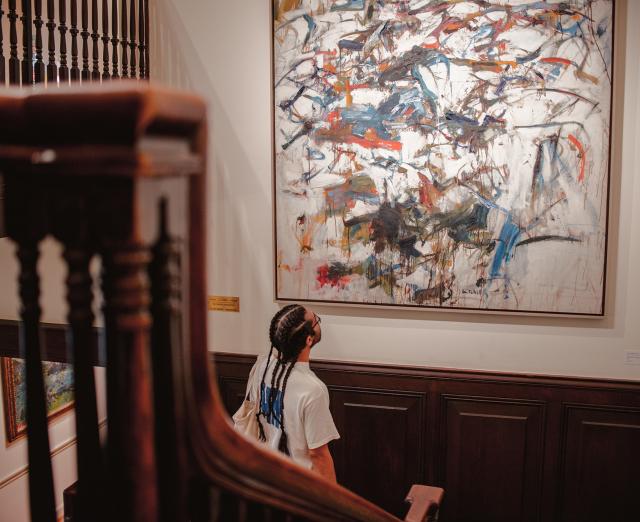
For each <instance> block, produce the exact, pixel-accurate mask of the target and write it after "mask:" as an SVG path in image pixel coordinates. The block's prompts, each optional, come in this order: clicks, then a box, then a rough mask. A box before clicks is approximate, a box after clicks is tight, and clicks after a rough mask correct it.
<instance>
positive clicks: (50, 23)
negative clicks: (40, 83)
mask: <svg viewBox="0 0 640 522" xmlns="http://www.w3.org/2000/svg"><path fill="white" fill-rule="evenodd" d="M47 29H48V30H49V47H48V48H49V63H47V82H57V81H58V66H57V65H56V4H55V2H54V0H47Z"/></svg>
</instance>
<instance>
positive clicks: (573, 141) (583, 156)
mask: <svg viewBox="0 0 640 522" xmlns="http://www.w3.org/2000/svg"><path fill="white" fill-rule="evenodd" d="M569 141H570V142H571V144H572V145H573V146H574V147H575V148H576V149H578V158H580V175H579V176H578V181H579V182H580V183H582V182H583V181H584V170H585V166H586V163H587V154H586V152H585V150H584V146H583V145H582V143H580V141H579V140H578V138H576V137H575V136H574V135H573V134H569Z"/></svg>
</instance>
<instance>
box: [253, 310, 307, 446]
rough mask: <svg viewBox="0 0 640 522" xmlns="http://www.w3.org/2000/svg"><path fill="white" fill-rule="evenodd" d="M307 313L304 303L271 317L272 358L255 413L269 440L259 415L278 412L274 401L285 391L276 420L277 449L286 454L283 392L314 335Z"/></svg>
mask: <svg viewBox="0 0 640 522" xmlns="http://www.w3.org/2000/svg"><path fill="white" fill-rule="evenodd" d="M305 313H306V309H305V308H304V306H302V305H299V304H291V305H287V306H285V307H283V308H281V309H280V310H279V311H278V312H277V313H276V314H275V315H274V316H273V319H271V324H270V325H269V341H270V342H271V348H270V349H269V357H268V358H267V363H266V365H265V368H264V372H263V374H262V379H261V381H260V401H259V404H260V408H259V409H258V413H257V414H256V418H257V419H258V427H259V430H260V440H262V441H265V440H267V437H266V435H265V432H264V427H263V425H262V421H261V420H260V417H261V416H262V417H265V418H267V419H269V418H271V417H272V416H274V415H275V412H274V404H275V401H276V398H277V393H278V391H279V390H282V398H281V401H282V402H281V408H280V417H279V418H278V419H277V421H278V422H279V424H280V428H281V429H282V436H281V438H280V443H279V445H278V450H279V451H281V452H282V453H284V454H285V455H289V446H288V438H287V432H286V431H285V428H284V394H285V392H286V390H287V381H288V380H289V376H290V375H291V371H292V370H293V367H294V366H295V364H296V361H297V360H298V356H299V355H300V352H301V351H302V350H303V349H304V347H305V346H306V340H307V336H309V335H311V336H313V335H314V331H313V326H312V322H311V321H308V320H306V319H305V317H304V316H305ZM274 348H275V349H276V351H277V352H278V354H277V359H276V365H275V368H274V369H273V373H272V375H271V387H270V388H269V393H268V396H267V397H265V394H266V393H267V389H266V386H265V379H266V376H267V370H268V369H269V362H270V360H271V355H272V353H273V349H274ZM265 404H266V406H267V411H266V412H265V411H263V405H265Z"/></svg>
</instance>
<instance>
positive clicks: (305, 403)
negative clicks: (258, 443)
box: [247, 355, 340, 468]
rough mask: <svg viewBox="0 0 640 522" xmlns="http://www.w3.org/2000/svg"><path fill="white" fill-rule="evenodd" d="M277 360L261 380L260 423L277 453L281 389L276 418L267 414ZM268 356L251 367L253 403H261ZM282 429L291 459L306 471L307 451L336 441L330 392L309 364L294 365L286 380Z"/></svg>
mask: <svg viewBox="0 0 640 522" xmlns="http://www.w3.org/2000/svg"><path fill="white" fill-rule="evenodd" d="M276 360H277V359H276V358H275V357H271V359H269V368H268V370H267V375H266V377H265V380H264V386H265V393H264V395H263V399H264V400H263V404H262V408H261V409H262V412H263V413H264V415H261V416H260V422H261V423H262V426H263V428H264V431H265V435H266V437H267V440H266V442H265V444H266V445H268V446H269V447H270V448H271V449H273V450H275V451H278V444H279V443H280V438H281V436H282V429H281V427H280V412H281V408H282V391H281V389H282V386H283V385H284V376H283V378H282V383H281V387H280V388H279V389H278V391H277V392H276V400H274V405H273V410H274V412H275V415H272V416H271V417H269V415H268V402H267V401H268V397H269V390H270V388H271V377H272V375H273V370H274V368H275V366H276ZM266 362H267V357H266V356H265V355H263V356H260V357H258V360H257V361H256V363H255V364H254V365H253V368H252V369H251V373H250V375H249V381H248V382H247V393H248V394H249V399H250V400H251V401H252V402H257V401H259V400H260V393H259V390H260V388H259V386H260V382H261V379H262V374H263V373H264V369H265V364H266ZM284 428H285V431H286V432H287V439H288V447H289V452H290V454H291V458H292V459H293V460H294V461H295V462H297V463H298V464H300V465H302V466H304V467H305V468H311V459H310V458H309V450H310V449H316V448H319V447H320V446H324V445H325V444H327V443H328V442H329V441H331V440H334V439H339V438H340V434H339V433H338V430H337V429H336V426H335V424H334V422H333V417H331V412H330V411H329V391H328V390H327V387H326V386H325V384H324V383H323V382H322V381H321V380H320V379H318V377H316V374H315V373H313V371H311V368H309V363H308V362H296V364H295V366H294V367H293V370H291V374H290V375H289V379H288V381H287V389H286V391H285V396H284Z"/></svg>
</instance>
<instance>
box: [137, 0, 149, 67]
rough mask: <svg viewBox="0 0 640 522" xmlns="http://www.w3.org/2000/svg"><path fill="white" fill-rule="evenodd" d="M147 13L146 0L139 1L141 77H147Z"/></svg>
mask: <svg viewBox="0 0 640 522" xmlns="http://www.w3.org/2000/svg"><path fill="white" fill-rule="evenodd" d="M144 24H145V13H144V0H139V2H138V52H139V53H140V79H145V78H146V77H147V67H146V64H147V60H146V56H145V49H146V48H147V47H146V39H147V36H146V32H145V25H144Z"/></svg>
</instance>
